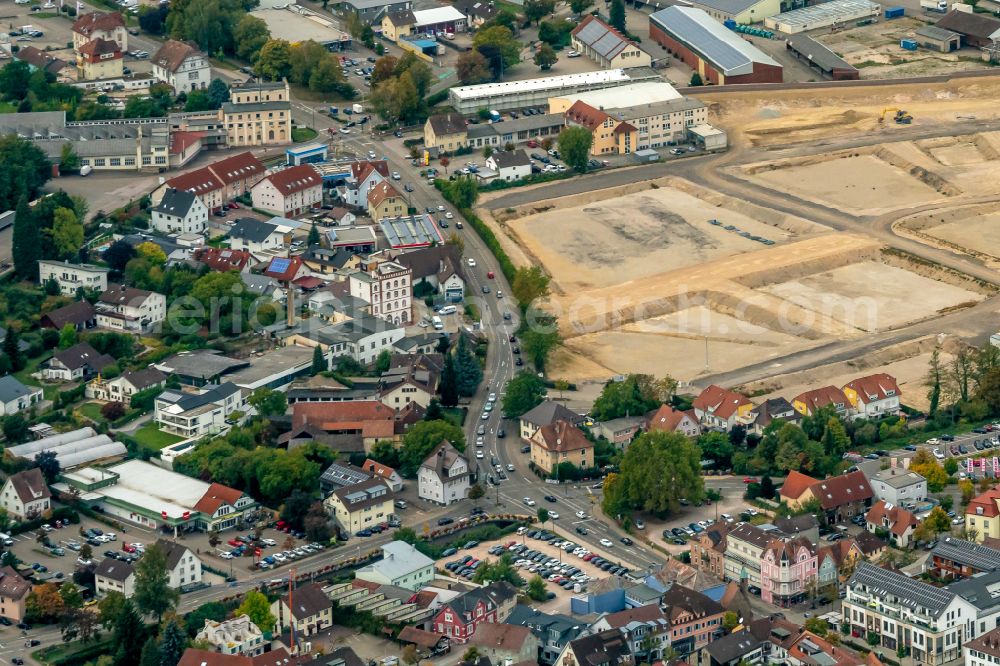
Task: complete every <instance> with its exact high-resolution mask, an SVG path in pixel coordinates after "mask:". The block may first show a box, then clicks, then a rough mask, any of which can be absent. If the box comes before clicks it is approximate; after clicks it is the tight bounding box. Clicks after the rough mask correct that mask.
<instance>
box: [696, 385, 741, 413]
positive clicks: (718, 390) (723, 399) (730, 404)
mask: <svg viewBox="0 0 1000 666" xmlns="http://www.w3.org/2000/svg"><path fill="white" fill-rule="evenodd" d="M692 404H693V406H694V407H695V409H699V410H701V411H703V412H708V413H710V414H712V415H714V416H717V417H719V418H720V419H728V418H729V417H730V416H732V415H733V414H735V413H736V411H737V410H738V409H739V407H740V405H749V404H750V399H749V398H747V397H746V396H745V395H743V394H741V393H736V392H735V391H729V390H727V389H724V388H722V387H721V386H716V385H715V384H712V385H711V386H709V387H708V388H706V389H705V390H704V391H702V392H701V393H699V394H698V397H697V398H695V399H694V403H692Z"/></svg>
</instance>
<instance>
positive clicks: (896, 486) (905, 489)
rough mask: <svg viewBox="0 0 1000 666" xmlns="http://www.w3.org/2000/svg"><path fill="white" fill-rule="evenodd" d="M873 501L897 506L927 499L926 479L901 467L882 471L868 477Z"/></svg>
mask: <svg viewBox="0 0 1000 666" xmlns="http://www.w3.org/2000/svg"><path fill="white" fill-rule="evenodd" d="M868 483H869V484H870V485H871V487H872V492H873V493H874V494H875V499H880V500H885V501H886V502H889V503H890V504H895V505H897V506H900V505H905V504H912V503H914V502H919V501H921V500H924V499H927V479H925V478H924V477H922V476H920V475H919V474H917V473H916V472H910V471H908V470H906V469H904V468H902V467H890V468H888V469H882V470H879V471H878V472H876V473H875V474H872V475H871V476H869V477H868Z"/></svg>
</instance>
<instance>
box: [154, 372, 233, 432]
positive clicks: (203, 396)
mask: <svg viewBox="0 0 1000 666" xmlns="http://www.w3.org/2000/svg"><path fill="white" fill-rule="evenodd" d="M247 397H248V396H246V395H244V392H243V389H241V388H240V387H239V386H237V385H236V384H233V383H232V382H225V383H224V384H218V385H215V384H209V385H206V386H205V387H204V388H203V389H202V390H201V391H199V392H197V393H195V392H189V391H180V390H175V389H168V390H166V391H164V392H163V393H161V394H160V395H159V396H157V398H156V402H155V412H154V416H153V420H154V421H155V422H156V425H157V427H158V428H159V429H160V430H162V431H163V432H169V433H171V434H173V435H177V436H178V437H183V438H185V439H187V438H189V437H203V436H205V435H217V434H219V433H221V432H224V431H226V430H228V429H229V426H230V423H229V418H230V416H231V415H232V414H233V412H241V413H243V414H245V413H246V410H247V401H246V399H247Z"/></svg>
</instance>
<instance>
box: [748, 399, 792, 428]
mask: <svg viewBox="0 0 1000 666" xmlns="http://www.w3.org/2000/svg"><path fill="white" fill-rule="evenodd" d="M753 413H754V420H753V424H752V425H751V426H750V431H751V432H753V433H755V434H757V435H763V434H764V429H765V428H767V427H768V426H769V425H771V423H772V422H774V421H780V422H783V423H795V424H798V423H799V421H801V420H802V415H801V414H799V413H798V412H797V411H795V408H794V407H792V403H790V402H788V401H787V400H785V399H784V398H771V399H770V400H765V401H764V402H762V403H760V404H759V405H757V406H756V407H754V409H753Z"/></svg>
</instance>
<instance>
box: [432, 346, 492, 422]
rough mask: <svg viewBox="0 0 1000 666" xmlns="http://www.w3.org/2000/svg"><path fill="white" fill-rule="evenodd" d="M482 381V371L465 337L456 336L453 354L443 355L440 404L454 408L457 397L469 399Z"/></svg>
mask: <svg viewBox="0 0 1000 666" xmlns="http://www.w3.org/2000/svg"><path fill="white" fill-rule="evenodd" d="M482 381H483V369H482V366H480V365H479V360H478V359H477V358H476V355H475V354H474V353H473V352H472V350H471V349H470V348H469V344H468V342H466V337H465V335H461V334H460V335H459V336H458V344H457V345H456V346H455V350H454V352H453V353H449V354H446V355H445V359H444V370H443V371H442V373H441V385H440V389H439V390H440V393H441V404H443V405H444V406H445V407H454V406H455V405H457V404H458V398H459V396H462V397H466V398H468V397H471V396H474V395H475V394H476V389H478V388H479V384H480V383H482Z"/></svg>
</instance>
